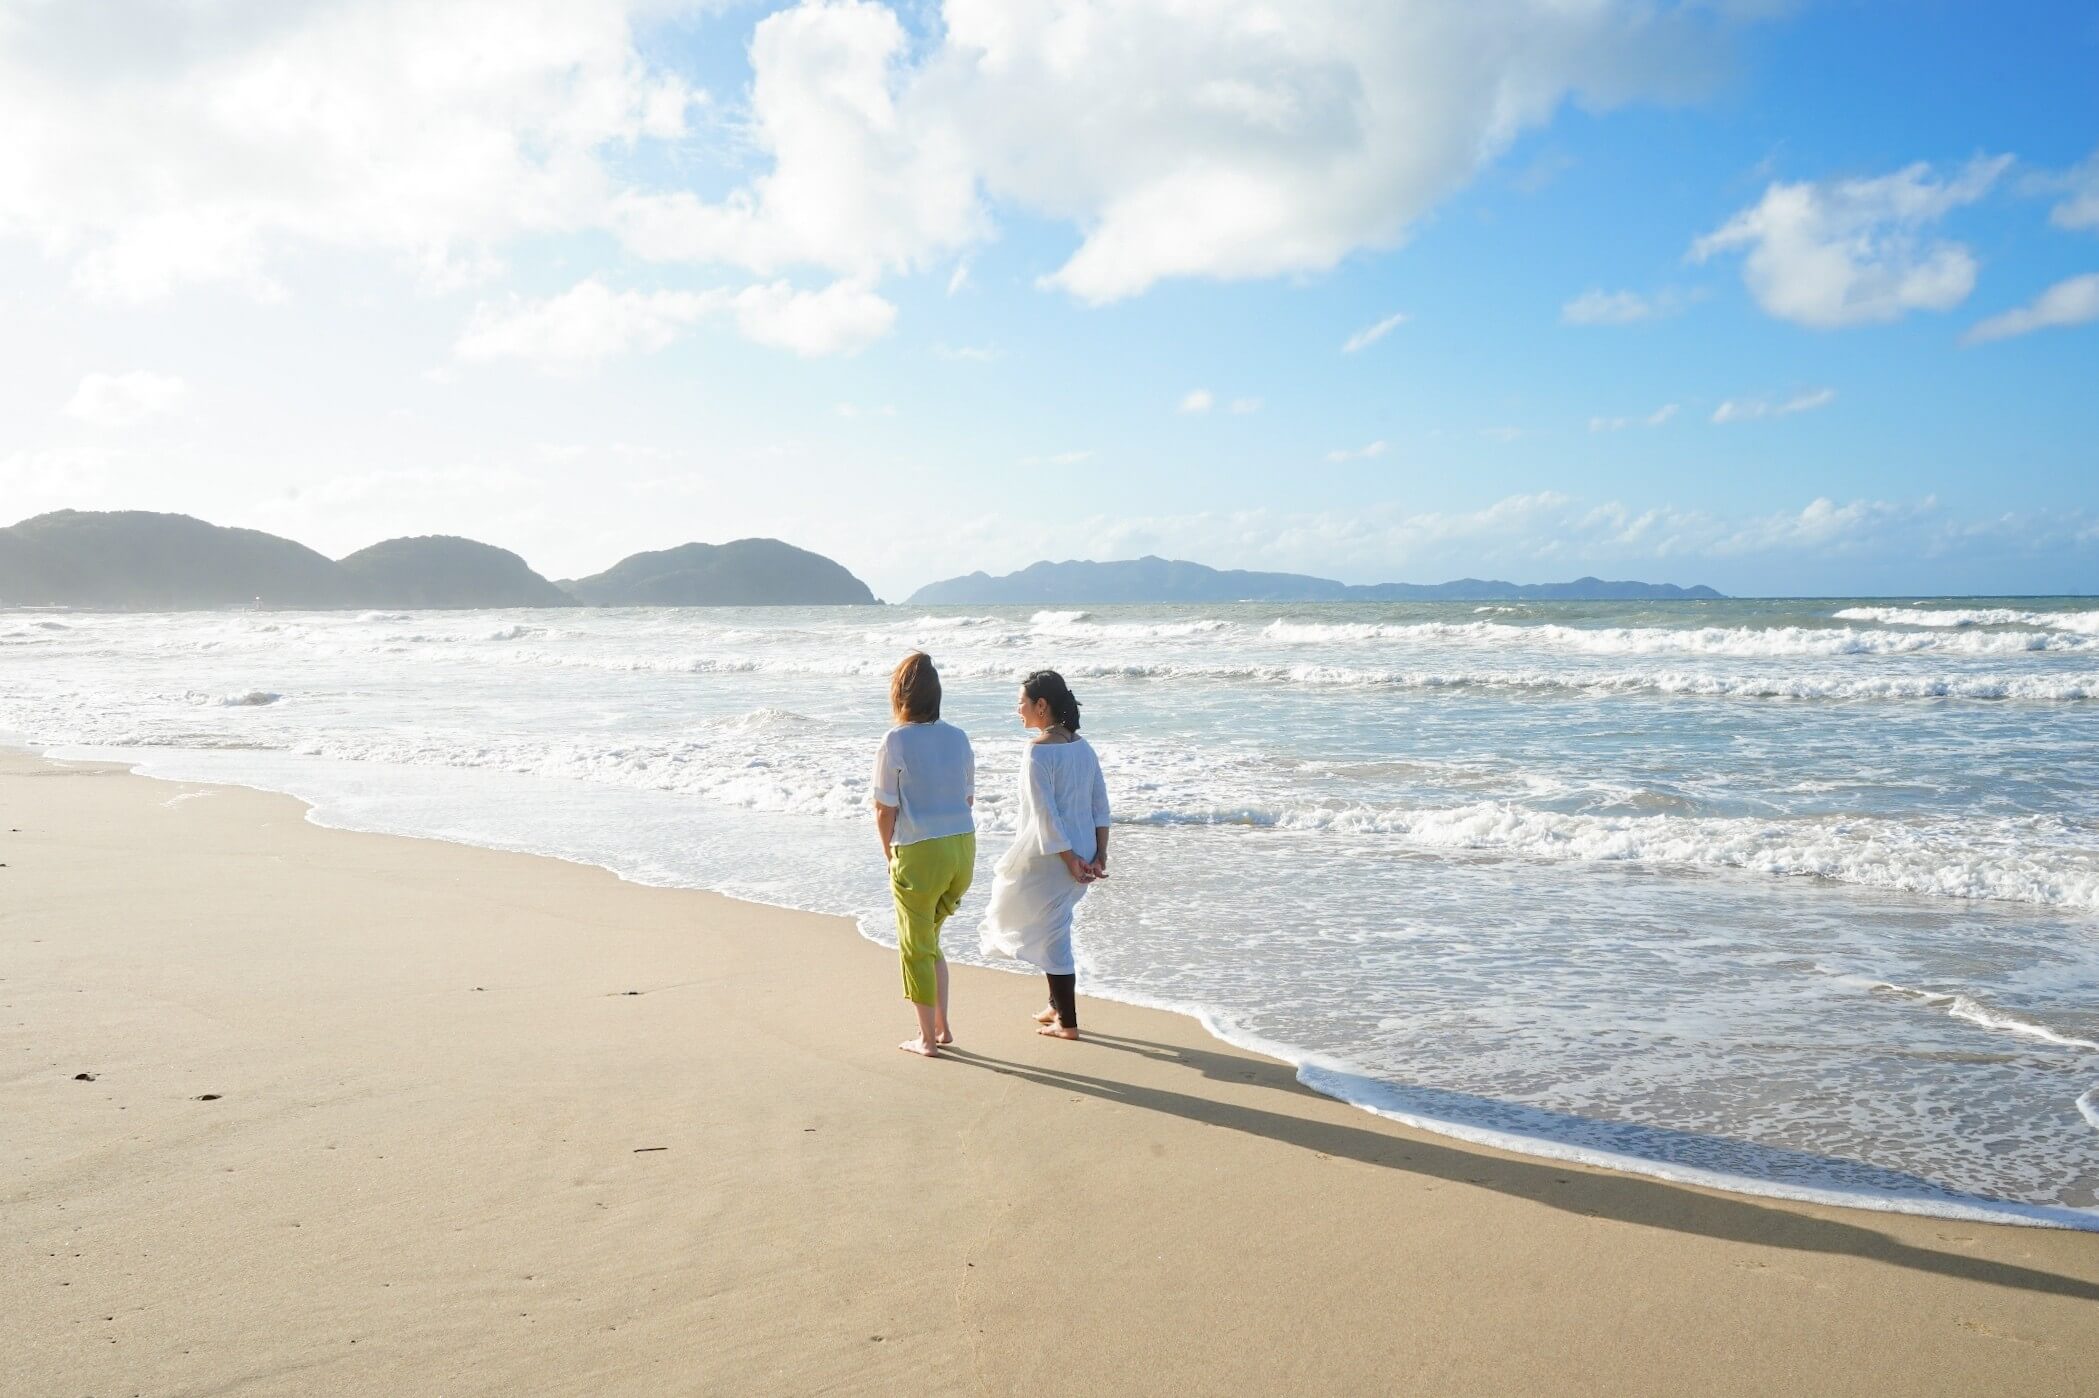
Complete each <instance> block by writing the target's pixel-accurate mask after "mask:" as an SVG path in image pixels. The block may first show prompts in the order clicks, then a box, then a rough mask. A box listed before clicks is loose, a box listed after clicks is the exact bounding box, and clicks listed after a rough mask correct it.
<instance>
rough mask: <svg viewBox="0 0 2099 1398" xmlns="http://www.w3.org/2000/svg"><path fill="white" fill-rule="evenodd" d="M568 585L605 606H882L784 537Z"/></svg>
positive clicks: (640, 559)
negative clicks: (874, 603)
mask: <svg viewBox="0 0 2099 1398" xmlns="http://www.w3.org/2000/svg"><path fill="white" fill-rule="evenodd" d="M562 586H564V587H566V588H567V589H568V590H569V591H570V592H571V593H573V594H575V596H576V597H577V598H578V599H580V600H582V601H585V602H590V603H593V604H595V605H597V606H603V607H757V606H772V605H780V606H802V607H821V606H829V605H833V604H839V603H854V602H870V603H871V602H873V601H874V600H875V595H874V593H872V592H870V591H868V587H867V584H866V583H864V582H862V581H860V579H858V578H856V577H854V576H853V575H852V574H851V573H849V572H847V571H846V570H845V569H844V568H842V567H840V566H839V565H838V564H836V563H833V562H832V561H831V560H830V559H828V558H825V557H824V556H823V555H822V554H818V553H811V552H809V551H808V550H807V549H798V548H796V547H794V546H793V545H792V544H783V543H781V542H780V541H779V540H778V539H738V540H736V541H735V542H734V543H728V544H683V545H680V546H679V547H677V548H674V549H663V550H660V551H658V552H655V553H637V554H635V555H634V556H633V557H631V558H623V559H621V560H620V561H619V562H618V563H615V564H613V565H612V566H611V567H610V568H607V569H606V570H605V571H604V572H602V573H598V574H596V575H594V576H592V577H588V578H578V579H576V580H575V581H573V582H565V583H563V584H562Z"/></svg>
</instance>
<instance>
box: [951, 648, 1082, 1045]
mask: <svg viewBox="0 0 2099 1398" xmlns="http://www.w3.org/2000/svg"><path fill="white" fill-rule="evenodd" d="M1017 712H1018V713H1019V715H1020V721H1021V724H1022V726H1024V727H1027V728H1030V729H1033V730H1034V731H1035V734H1036V736H1035V739H1034V741H1032V742H1030V743H1029V744H1028V751H1027V757H1026V759H1025V760H1024V761H1023V762H1022V763H1021V769H1020V831H1019V833H1018V834H1017V835H1016V836H1015V837H1014V840H1013V844H1012V847H1011V848H1009V849H1008V850H1007V851H1006V852H1005V853H1004V854H1003V855H1001V856H1000V857H999V861H998V864H997V866H996V867H995V869H994V871H993V875H994V876H993V881H992V885H991V905H990V906H989V907H988V908H986V909H985V910H984V924H983V931H982V936H983V948H984V951H985V953H986V954H988V955H996V956H1009V957H1012V958H1013V959H1015V960H1017V961H1025V962H1028V963H1029V964H1030V965H1033V966H1039V967H1041V968H1042V971H1043V973H1044V974H1045V975H1047V976H1048V977H1049V994H1050V1002H1049V1004H1048V1005H1047V1006H1045V1007H1044V1008H1043V1011H1042V1013H1040V1014H1038V1015H1036V1016H1035V1019H1036V1021H1037V1022H1038V1023H1039V1024H1041V1026H1042V1028H1041V1029H1040V1030H1039V1031H1037V1032H1039V1033H1042V1034H1047V1035H1049V1036H1050V1037H1052V1038H1057V1039H1076V1038H1078V1037H1079V1006H1078V967H1077V966H1076V965H1075V964H1074V963H1073V961H1072V958H1071V915H1072V911H1073V910H1074V909H1076V908H1077V907H1078V905H1079V899H1081V898H1083V897H1085V896H1086V888H1087V885H1089V884H1091V883H1093V882H1094V881H1095V880H1097V879H1104V878H1106V877H1108V784H1107V781H1106V779H1105V778H1103V777H1102V776H1101V764H1100V759H1099V758H1098V757H1096V756H1095V755H1094V752H1093V747H1092V745H1091V744H1090V743H1088V742H1087V741H1086V740H1085V739H1084V738H1081V737H1080V736H1079V701H1078V700H1077V699H1075V698H1073V697H1072V693H1071V689H1070V687H1069V686H1068V685H1066V684H1065V683H1064V677H1063V676H1062V675H1060V674H1058V673H1057V672H1056V671H1054V670H1038V671H1036V672H1035V673H1034V674H1032V675H1030V676H1028V677H1027V679H1026V680H1024V681H1022V682H1021V686H1020V704H1019V708H1018V710H1017Z"/></svg>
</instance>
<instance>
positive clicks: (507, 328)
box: [452, 277, 725, 370]
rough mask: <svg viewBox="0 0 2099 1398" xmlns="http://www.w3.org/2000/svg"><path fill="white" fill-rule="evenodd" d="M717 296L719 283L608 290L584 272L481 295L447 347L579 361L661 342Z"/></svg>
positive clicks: (552, 364)
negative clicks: (553, 288) (548, 290)
mask: <svg viewBox="0 0 2099 1398" xmlns="http://www.w3.org/2000/svg"><path fill="white" fill-rule="evenodd" d="M724 304H725V297H724V295H723V293H721V292H719V291H699V292H695V291H652V292H642V291H614V290H612V289H611V288H610V287H608V286H606V285H605V284H604V283H603V282H601V281H599V280H598V279H597V278H595V277H589V278H586V279H584V280H583V281H580V282H578V283H576V285H575V286H573V287H571V288H569V289H568V290H567V291H564V292H562V293H561V294H560V295H559V296H552V297H549V298H547V299H545V300H543V301H526V300H522V299H520V298H518V297H515V296H513V297H511V298H510V299H509V300H508V301H506V302H504V303H501V304H490V303H484V304H483V305H481V306H480V307H478V308H477V309H476V310H475V312H474V316H473V319H472V321H471V322H470V323H469V324H468V325H467V328H466V330H465V332H464V333H463V334H461V335H460V337H459V339H458V341H457V342H456V343H455V344H454V345H453V347H452V348H453V352H454V353H455V354H457V355H458V356H459V357H460V358H461V359H470V360H491V359H523V360H526V361H528V362H530V363H532V364H536V365H538V366H539V367H540V368H542V369H549V370H564V369H566V370H574V369H581V368H587V367H589V366H591V365H594V364H596V363H598V362H599V361H601V360H603V359H607V358H609V357H611V356H613V355H616V354H632V353H643V354H646V353H649V352H651V351H654V350H659V349H662V348H663V347H664V346H665V345H667V344H669V343H670V342H671V341H672V340H673V339H675V338H677V335H678V332H679V331H681V330H683V329H684V328H686V327H687V326H689V325H692V324H693V323H694V322H696V321H698V320H700V319H701V318H702V317H704V316H707V315H709V314H712V313H713V312H715V311H718V310H720V309H722V307H723V305H724Z"/></svg>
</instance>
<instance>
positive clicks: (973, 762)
mask: <svg viewBox="0 0 2099 1398" xmlns="http://www.w3.org/2000/svg"><path fill="white" fill-rule="evenodd" d="M976 794H977V757H976V754H975V753H973V752H971V751H970V748H969V735H968V734H967V733H964V732H963V731H962V730H961V729H959V728H957V727H955V726H954V725H953V724H952V723H942V722H940V721H939V720H938V719H935V720H934V721H933V722H931V723H904V724H899V725H898V726H896V727H895V728H892V729H890V730H889V732H887V733H886V734H884V735H883V737H882V746H881V747H879V748H877V749H876V750H875V779H874V796H875V800H877V801H879V802H881V803H882V804H883V805H885V806H894V807H896V836H895V839H894V840H893V843H895V844H899V845H915V844H917V843H919V842H920V841H921V840H937V839H939V838H941V837H942V836H943V835H967V834H968V833H970V832H971V831H972V830H975V829H976V828H977V823H976V820H975V818H974V817H973V816H971V815H970V810H969V802H970V798H971V797H973V796H975V795H976Z"/></svg>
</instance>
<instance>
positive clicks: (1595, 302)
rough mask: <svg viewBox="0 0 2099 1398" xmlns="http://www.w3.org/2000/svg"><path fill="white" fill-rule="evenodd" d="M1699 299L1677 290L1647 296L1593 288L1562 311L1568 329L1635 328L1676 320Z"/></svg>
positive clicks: (1631, 292) (1634, 292)
mask: <svg viewBox="0 0 2099 1398" xmlns="http://www.w3.org/2000/svg"><path fill="white" fill-rule="evenodd" d="M1696 299H1697V297H1696V296H1695V295H1694V296H1688V297H1687V296H1686V295H1685V294H1684V293H1682V292H1680V291H1676V290H1673V289H1665V290H1662V291H1658V292H1656V293H1654V294H1653V295H1652V296H1643V295H1641V294H1640V293H1639V292H1637V291H1605V290H1603V288H1601V287H1591V288H1590V289H1589V290H1587V291H1585V292H1583V293H1582V294H1581V295H1579V296H1577V297H1575V298H1574V299H1573V300H1572V301H1569V302H1568V303H1567V304H1566V305H1564V306H1562V307H1560V319H1561V321H1563V322H1564V323H1566V324H1568V325H1635V324H1638V323H1639V322H1640V321H1643V320H1659V319H1661V318H1662V317H1664V316H1673V315H1675V314H1676V313H1677V312H1678V311H1681V310H1682V309H1683V308H1684V306H1685V304H1686V302H1687V301H1691V300H1696Z"/></svg>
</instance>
